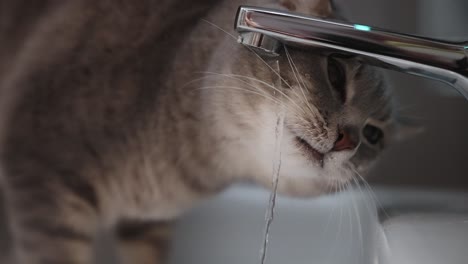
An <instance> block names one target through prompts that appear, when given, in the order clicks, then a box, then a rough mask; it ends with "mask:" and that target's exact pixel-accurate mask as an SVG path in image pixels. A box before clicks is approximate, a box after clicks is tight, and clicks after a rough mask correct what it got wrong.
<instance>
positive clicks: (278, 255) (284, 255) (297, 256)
mask: <svg viewBox="0 0 468 264" xmlns="http://www.w3.org/2000/svg"><path fill="white" fill-rule="evenodd" d="M374 191H375V194H372V193H369V192H366V191H364V190H361V189H359V188H358V189H356V188H355V189H353V190H350V191H347V192H345V193H340V194H336V195H329V196H324V197H319V198H315V199H308V200H299V199H291V198H284V197H279V198H278V200H277V207H276V215H275V219H274V221H273V224H272V226H271V233H270V239H269V247H268V251H267V260H266V263H269V264H279V263H281V264H284V263H294V264H302V263H308V264H310V263H324V264H326V263H329V264H332V263H333V264H338V263H340V264H342V263H346V264H353V263H356V264H358V263H359V264H365V263H369V264H370V263H384V264H393V263H398V264H402V263H446V264H452V263H453V264H462V263H463V264H466V261H465V262H462V260H463V259H465V260H466V259H467V258H468V252H467V251H466V250H465V248H466V246H467V245H468V194H466V193H454V192H437V191H432V192H430V191H418V190H411V189H405V190H403V189H388V188H375V190H374ZM268 199H269V193H268V192H267V191H265V190H259V189H255V188H249V187H245V186H238V187H235V188H232V189H230V190H228V191H226V192H225V193H223V194H221V195H219V196H217V197H216V198H213V199H211V200H209V201H206V202H205V203H203V204H202V205H200V206H199V207H198V208H195V209H194V210H192V211H191V212H190V213H188V214H186V215H185V216H183V217H182V218H181V220H180V221H179V222H178V226H177V230H176V236H175V240H174V243H173V252H172V257H171V262H170V263H171V264H179V263H206V264H210V263H223V264H231V263H232V264H234V263H236V264H238V263H260V247H261V245H262V241H263V232H264V228H265V227H264V224H265V213H266V208H267V204H268ZM441 259H443V260H444V261H443V262H437V261H439V260H441ZM431 261H432V262H431Z"/></svg>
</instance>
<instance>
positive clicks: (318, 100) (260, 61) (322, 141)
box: [213, 0, 400, 196]
mask: <svg viewBox="0 0 468 264" xmlns="http://www.w3.org/2000/svg"><path fill="white" fill-rule="evenodd" d="M276 7H277V8H284V9H289V10H291V11H295V12H299V13H303V14H309V15H315V16H321V17H332V16H334V14H333V7H332V4H331V3H330V2H329V1H328V0H312V1H311V0H281V1H279V2H278V3H277V6H276ZM237 45H238V47H237V48H236V49H235V52H234V53H231V51H228V50H229V49H228V48H226V47H223V48H222V49H224V50H222V51H221V52H224V53H223V54H224V59H223V60H222V64H223V65H224V66H223V67H221V70H222V73H225V74H228V75H225V76H224V78H221V79H219V80H218V81H217V83H216V84H214V86H216V87H217V88H222V89H223V92H222V93H220V94H222V95H221V97H217V98H216V99H215V100H216V101H217V102H222V104H220V105H219V106H220V107H222V109H220V110H219V113H218V114H217V115H218V118H219V120H225V123H223V127H222V133H223V135H225V136H226V137H227V138H238V137H239V140H238V147H237V148H236V147H232V145H231V146H230V150H232V149H234V150H235V151H234V150H233V151H232V153H233V154H232V155H231V156H230V157H231V161H232V164H234V165H235V166H243V167H247V168H249V170H248V171H247V172H245V173H246V174H248V175H253V180H254V181H256V182H259V183H261V184H263V185H265V186H271V179H272V169H273V167H274V160H275V159H276V158H277V157H278V156H279V155H281V168H280V173H279V187H278V190H279V191H280V192H281V193H284V194H288V195H294V196H310V195H317V194H320V193H324V192H327V191H331V190H335V189H337V188H339V187H340V186H342V185H343V184H344V183H347V182H350V181H351V180H352V179H353V177H356V178H359V177H360V176H358V173H359V175H365V172H366V171H367V170H368V169H369V168H370V167H371V165H372V164H373V163H374V162H375V161H376V159H377V158H378V157H379V155H380V154H381V153H382V151H383V150H384V149H385V148H386V147H387V146H388V145H389V144H391V143H392V142H393V141H394V140H395V139H396V138H397V137H398V129H399V127H400V125H399V123H398V122H397V120H396V119H395V111H394V106H393V103H392V96H391V92H390V90H389V88H388V87H387V82H386V81H385V80H384V77H383V75H382V73H381V72H380V71H379V70H378V69H376V68H374V67H371V66H368V65H366V64H362V63H361V62H360V61H359V59H357V58H354V57H352V56H348V55H342V54H335V53H333V52H332V51H325V50H302V49H299V48H294V47H283V49H281V50H280V52H279V53H280V56H278V57H268V56H262V55H256V54H255V53H254V52H252V51H251V50H249V49H248V48H245V47H242V46H241V45H239V44H237ZM218 55H219V53H218ZM219 56H221V55H219ZM221 57H222V56H221ZM218 60H219V57H218ZM218 62H219V61H218ZM213 70H219V69H217V68H214V69H213ZM278 116H284V126H283V128H282V129H281V128H278V126H277V124H278V120H279V119H278ZM237 130H238V131H239V132H240V133H239V134H236V132H233V131H237ZM278 134H282V138H281V140H279V141H278V140H277V135H278ZM236 135H237V136H236ZM239 135H240V136H239ZM275 144H281V154H279V153H277V152H276V153H275ZM234 160H240V161H241V162H239V163H237V162H235V161H234ZM234 165H233V166H234ZM251 180H252V178H251Z"/></svg>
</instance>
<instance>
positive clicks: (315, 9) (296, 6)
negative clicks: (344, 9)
mask: <svg viewBox="0 0 468 264" xmlns="http://www.w3.org/2000/svg"><path fill="white" fill-rule="evenodd" d="M280 4H281V5H282V6H283V7H285V8H286V9H288V10H289V11H293V12H298V13H303V14H308V15H313V16H318V17H323V18H329V17H333V16H334V13H335V8H334V5H333V2H332V0H280Z"/></svg>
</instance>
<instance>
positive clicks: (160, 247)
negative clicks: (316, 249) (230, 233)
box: [0, 0, 400, 264]
mask: <svg viewBox="0 0 468 264" xmlns="http://www.w3.org/2000/svg"><path fill="white" fill-rule="evenodd" d="M241 4H248V5H255V6H264V7H272V8H276V9H282V10H291V11H295V12H299V13H303V14H309V15H315V16H319V17H336V14H334V7H333V4H332V3H330V1H328V0H244V1H242V0H219V1H215V0H195V1H188V0H186V1H185V0H177V1H170V0H141V1H130V0H121V1H111V0H101V1H94V0H74V1H53V0H41V1H34V2H31V1H25V0H22V1H13V0H3V1H0V6H1V8H0V19H1V20H0V23H1V24H0V26H1V28H0V30H1V31H0V37H1V39H2V44H0V45H1V46H0V92H1V94H0V96H1V99H0V106H1V113H2V114H1V118H0V121H1V123H0V136H1V145H0V150H1V166H2V171H3V173H2V175H3V178H2V188H3V190H4V194H5V197H6V203H7V206H6V207H7V212H8V217H9V222H10V225H11V232H12V236H13V239H14V255H15V258H16V261H17V263H28V264H39V263H41V264H46V263H68V264H84V263H92V262H93V252H92V248H93V246H92V245H93V241H94V239H95V236H96V235H95V234H96V230H98V229H101V228H103V229H105V230H112V231H115V234H116V237H117V238H118V240H119V250H118V252H119V255H120V256H121V258H122V263H139V264H145V263H161V262H163V261H164V259H165V256H166V255H167V254H166V253H167V245H168V241H169V239H168V238H169V235H170V229H171V222H172V221H173V219H175V218H176V217H177V216H179V215H180V214H181V213H183V212H184V211H185V210H187V209H188V208H190V207H191V206H193V205H194V203H196V202H199V201H201V200H202V199H204V198H206V197H209V196H210V195H213V194H216V193H218V192H220V191H221V190H223V189H224V188H226V187H227V186H229V185H230V184H232V183H234V182H253V183H256V184H259V185H262V186H265V187H267V188H269V187H270V186H271V177H272V160H273V158H274V149H275V144H276V143H277V142H276V137H275V135H276V134H275V128H276V124H277V119H278V115H279V113H282V115H283V116H284V129H283V136H282V138H281V142H282V143H281V153H282V154H281V156H282V160H281V162H282V165H281V172H280V175H279V186H278V191H279V192H280V193H281V194H284V195H290V196H300V197H311V196H316V195H320V194H323V193H326V192H330V191H333V190H336V189H338V188H339V187H340V186H342V185H343V184H345V183H347V182H349V181H350V180H351V179H352V177H354V176H355V174H356V173H358V172H359V173H365V172H366V171H367V170H368V169H369V167H370V166H371V165H372V164H373V163H374V161H375V160H376V158H377V157H378V155H379V153H381V151H382V150H383V149H384V148H385V147H386V146H387V145H388V144H389V143H391V142H392V141H394V140H395V139H396V138H397V137H398V135H399V134H398V128H399V127H400V126H399V123H398V122H397V121H396V119H395V111H394V108H393V104H392V97H391V95H390V92H389V89H388V88H387V85H386V82H385V81H384V79H383V76H382V74H381V73H380V72H379V71H378V70H376V69H375V68H372V67H370V66H367V65H364V64H361V63H360V61H359V60H358V59H357V58H353V57H350V56H346V55H340V54H334V53H332V52H330V51H324V50H307V51H306V50H301V49H299V48H294V47H287V46H284V47H283V48H282V49H281V51H280V56H278V57H268V56H264V55H261V54H256V53H255V52H254V51H252V50H250V49H248V48H246V47H244V46H242V45H240V44H238V43H237V41H236V34H235V32H234V30H233V27H232V25H233V20H234V16H235V13H236V10H237V7H238V6H239V5H241ZM202 18H203V19H202Z"/></svg>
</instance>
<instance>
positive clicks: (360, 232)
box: [348, 183, 364, 254]
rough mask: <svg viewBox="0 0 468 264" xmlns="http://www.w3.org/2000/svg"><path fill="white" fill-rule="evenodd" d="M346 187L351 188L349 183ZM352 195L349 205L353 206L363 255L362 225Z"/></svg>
mask: <svg viewBox="0 0 468 264" xmlns="http://www.w3.org/2000/svg"><path fill="white" fill-rule="evenodd" d="M348 186H351V183H348ZM353 196H354V194H353V193H352V192H350V197H351V205H352V206H353V209H354V215H355V217H356V220H357V224H358V237H359V242H360V245H361V246H360V248H361V254H364V252H363V247H364V238H363V233H362V223H361V217H360V214H359V209H358V207H357V201H356V200H355V199H354V197H353Z"/></svg>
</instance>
